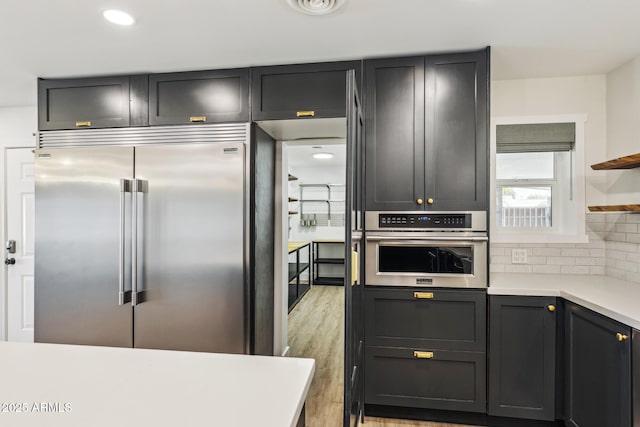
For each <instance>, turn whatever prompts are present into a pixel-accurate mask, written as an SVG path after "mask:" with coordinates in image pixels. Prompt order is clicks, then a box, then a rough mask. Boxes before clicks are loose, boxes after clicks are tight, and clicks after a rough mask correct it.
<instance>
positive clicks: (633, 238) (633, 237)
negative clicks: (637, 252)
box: [626, 233, 640, 243]
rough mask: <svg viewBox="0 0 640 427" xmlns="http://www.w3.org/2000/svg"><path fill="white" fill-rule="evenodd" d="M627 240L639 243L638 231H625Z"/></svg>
mask: <svg viewBox="0 0 640 427" xmlns="http://www.w3.org/2000/svg"><path fill="white" fill-rule="evenodd" d="M626 238H627V242H630V243H640V233H627V236H626Z"/></svg>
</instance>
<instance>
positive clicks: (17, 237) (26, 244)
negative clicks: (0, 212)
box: [4, 148, 35, 342]
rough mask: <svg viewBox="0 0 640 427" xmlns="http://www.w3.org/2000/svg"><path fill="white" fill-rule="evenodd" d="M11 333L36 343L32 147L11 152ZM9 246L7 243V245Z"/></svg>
mask: <svg viewBox="0 0 640 427" xmlns="http://www.w3.org/2000/svg"><path fill="white" fill-rule="evenodd" d="M6 161H7V163H6V164H7V168H6V174H7V176H6V180H5V183H6V193H5V194H6V195H7V239H9V240H14V241H15V242H16V243H15V253H9V251H8V250H7V249H6V248H4V255H5V259H6V260H9V261H10V262H13V261H11V259H14V260H15V264H7V263H6V262H5V268H6V271H7V276H6V277H7V332H8V339H9V341H27V342H32V341H33V246H34V238H33V237H34V236H33V233H34V198H33V192H34V177H35V175H34V154H33V152H32V149H31V148H10V149H7V157H6ZM5 243H6V242H5Z"/></svg>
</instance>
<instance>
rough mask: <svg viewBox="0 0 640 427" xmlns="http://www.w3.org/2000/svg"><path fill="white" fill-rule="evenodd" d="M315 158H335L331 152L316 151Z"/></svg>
mask: <svg viewBox="0 0 640 427" xmlns="http://www.w3.org/2000/svg"><path fill="white" fill-rule="evenodd" d="M313 158H314V159H321V160H326V159H333V154H331V153H315V154H314V155H313Z"/></svg>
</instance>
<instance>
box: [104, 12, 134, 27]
mask: <svg viewBox="0 0 640 427" xmlns="http://www.w3.org/2000/svg"><path fill="white" fill-rule="evenodd" d="M102 16H104V18H105V19H106V20H107V21H109V22H113V23H114V24H117V25H133V24H134V23H135V22H136V20H135V19H133V16H131V15H129V14H128V13H125V12H123V11H121V10H115V9H109V10H105V11H104V12H103V13H102Z"/></svg>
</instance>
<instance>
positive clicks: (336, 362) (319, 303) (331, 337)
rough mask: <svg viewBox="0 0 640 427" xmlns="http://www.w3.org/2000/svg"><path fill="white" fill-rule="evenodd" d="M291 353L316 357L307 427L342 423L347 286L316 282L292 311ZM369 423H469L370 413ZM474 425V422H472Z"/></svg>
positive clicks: (415, 426) (405, 426)
mask: <svg viewBox="0 0 640 427" xmlns="http://www.w3.org/2000/svg"><path fill="white" fill-rule="evenodd" d="M289 347H290V349H289V355H290V356H292V357H309V358H313V359H315V360H316V373H315V375H314V378H313V382H312V383H311V388H310V390H309V394H308V395H307V404H306V413H307V424H306V425H307V427H341V426H342V399H343V382H342V378H343V367H342V365H343V354H344V288H343V287H341V286H313V287H312V288H311V290H310V291H309V292H308V293H307V294H306V295H305V296H304V297H303V298H302V300H301V301H300V302H299V303H298V305H296V307H295V308H294V309H293V310H292V311H291V313H289ZM364 426H366V427H465V426H460V425H458V424H443V423H432V422H426V421H409V420H394V419H388V418H374V417H366V418H365V424H364ZM469 427H470V426H469Z"/></svg>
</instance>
